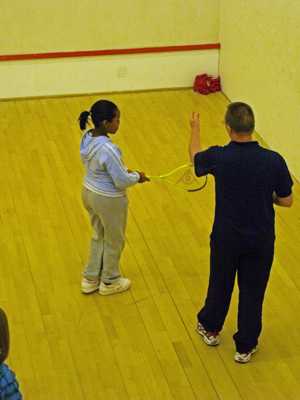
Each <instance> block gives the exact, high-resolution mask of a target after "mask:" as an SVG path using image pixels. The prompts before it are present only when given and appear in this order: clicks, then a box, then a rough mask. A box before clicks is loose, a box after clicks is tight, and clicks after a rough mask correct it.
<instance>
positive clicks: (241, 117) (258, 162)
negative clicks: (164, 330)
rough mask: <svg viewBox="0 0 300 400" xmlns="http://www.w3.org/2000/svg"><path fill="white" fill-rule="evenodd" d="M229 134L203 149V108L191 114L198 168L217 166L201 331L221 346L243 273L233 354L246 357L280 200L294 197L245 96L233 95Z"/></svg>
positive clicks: (258, 321) (256, 327)
mask: <svg viewBox="0 0 300 400" xmlns="http://www.w3.org/2000/svg"><path fill="white" fill-rule="evenodd" d="M225 123H226V130H227V132H228V134H229V137H230V139H231V141H230V142H229V144H227V145H226V146H223V147H222V146H213V147H210V148H209V149H207V150H204V151H200V149H201V144H200V132H199V131H200V122H199V114H198V113H193V115H192V118H191V122H190V124H191V139H190V145H189V153H190V158H191V161H192V162H193V163H194V167H195V173H196V175H197V176H202V175H206V174H212V175H213V176H214V178H215V185H216V188H215V190H216V205H215V219H214V224H213V228H212V233H211V242H210V248H211V253H210V277H209V287H208V292H207V297H206V300H205V305H204V306H203V308H202V309H201V310H200V311H199V313H198V324H197V332H198V333H199V334H200V335H201V336H202V337H203V340H204V342H205V343H206V344H208V345H210V346H216V345H218V344H219V342H220V336H219V333H220V331H221V330H222V327H223V323H224V321H225V318H226V314H227V312H228V308H229V304H230V300H231V294H232V290H233V286H234V281H235V275H236V274H237V278H238V286H239V306H238V330H237V332H236V333H235V334H234V336H233V338H234V341H235V345H236V354H235V356H234V359H235V361H237V362H241V363H246V362H248V361H250V359H251V356H252V354H253V353H254V352H255V351H256V350H257V344H258V337H259V335H260V332H261V329H262V305H263V299H264V293H265V290H266V286H267V283H268V278H269V274H270V270H271V266H272V262H273V255H274V240H275V232H274V207H273V204H276V205H278V206H282V207H290V206H291V205H292V190H291V188H292V185H293V182H292V179H291V176H290V174H289V171H288V168H287V166H286V163H285V161H284V159H283V158H282V157H281V156H280V155H279V154H278V153H276V152H274V151H271V150H268V149H265V148H263V147H261V146H260V145H259V144H258V142H256V141H254V140H253V138H252V134H253V131H254V127H255V122H254V114H253V111H252V109H251V107H250V106H249V105H247V104H245V103H240V102H236V103H231V104H230V105H229V106H228V109H227V112H226V115H225Z"/></svg>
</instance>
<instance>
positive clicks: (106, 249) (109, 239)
mask: <svg viewBox="0 0 300 400" xmlns="http://www.w3.org/2000/svg"><path fill="white" fill-rule="evenodd" d="M82 201H83V204H84V207H85V208H86V210H87V211H88V213H89V216H90V221H91V225H92V229H93V235H92V240H91V247H90V255H89V260H88V263H87V265H86V268H85V271H84V273H83V275H84V277H85V278H87V279H92V280H95V279H101V281H102V282H104V283H110V282H113V281H114V280H115V279H117V278H119V277H120V267H119V261H120V258H121V253H122V250H123V248H124V244H125V229H126V222H127V210H128V200H127V197H125V196H123V197H107V196H102V195H100V194H97V193H94V192H92V191H90V190H88V189H86V188H85V187H84V188H83V189H82Z"/></svg>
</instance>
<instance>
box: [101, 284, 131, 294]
mask: <svg viewBox="0 0 300 400" xmlns="http://www.w3.org/2000/svg"><path fill="white" fill-rule="evenodd" d="M130 286H131V285H128V286H125V287H122V286H120V287H119V288H114V289H111V290H110V289H105V291H101V289H99V294H101V296H111V295H113V294H118V293H122V292H126V290H128V289H130Z"/></svg>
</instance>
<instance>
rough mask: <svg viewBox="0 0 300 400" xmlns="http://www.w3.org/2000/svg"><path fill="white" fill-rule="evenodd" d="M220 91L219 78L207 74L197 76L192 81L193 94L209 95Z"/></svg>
mask: <svg viewBox="0 0 300 400" xmlns="http://www.w3.org/2000/svg"><path fill="white" fill-rule="evenodd" d="M219 90H221V82H220V77H219V76H218V77H213V76H211V75H207V74H201V75H197V76H196V78H195V81H194V92H198V93H201V94H209V93H213V92H218V91H219Z"/></svg>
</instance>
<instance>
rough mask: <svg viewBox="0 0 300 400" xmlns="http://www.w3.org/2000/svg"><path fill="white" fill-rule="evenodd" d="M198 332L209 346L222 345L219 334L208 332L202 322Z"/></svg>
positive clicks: (197, 329) (198, 324)
mask: <svg viewBox="0 0 300 400" xmlns="http://www.w3.org/2000/svg"><path fill="white" fill-rule="evenodd" d="M196 332H197V333H199V335H201V336H202V337H203V340H204V342H205V343H206V344H207V345H208V346H217V345H218V344H219V343H220V335H219V332H208V331H207V330H206V329H205V328H204V326H203V325H202V324H200V322H198V323H197V327H196Z"/></svg>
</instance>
